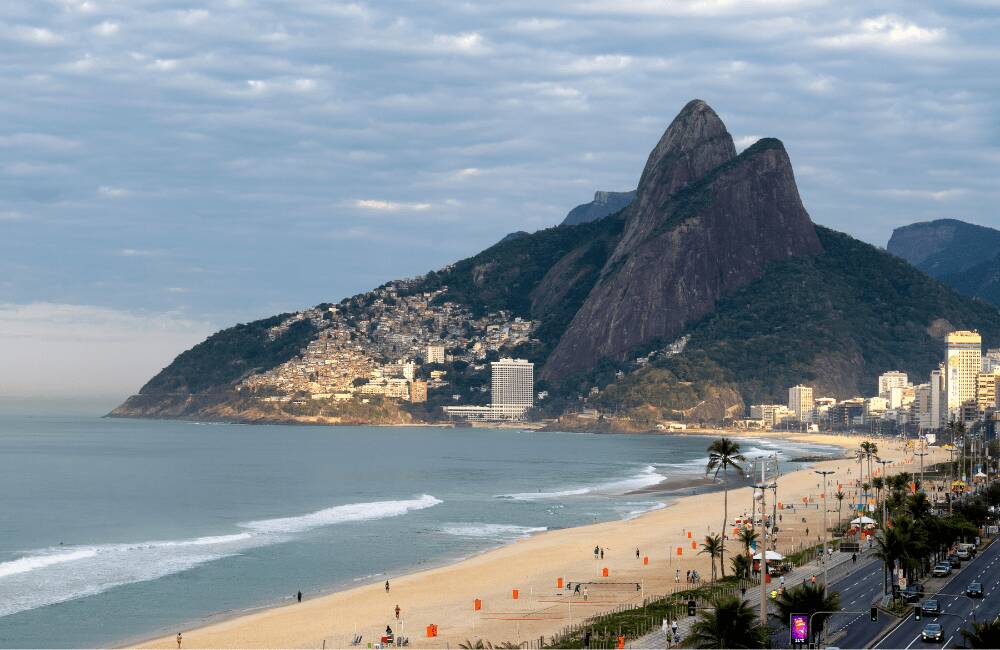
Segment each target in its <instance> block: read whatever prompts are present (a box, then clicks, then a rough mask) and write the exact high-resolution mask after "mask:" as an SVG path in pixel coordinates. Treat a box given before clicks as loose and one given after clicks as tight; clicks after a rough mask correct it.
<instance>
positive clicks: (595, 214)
mask: <svg viewBox="0 0 1000 650" xmlns="http://www.w3.org/2000/svg"><path fill="white" fill-rule="evenodd" d="M635 193H636V191H635V190H632V191H630V192H606V191H603V190H598V191H596V192H594V200H593V201H591V202H590V203H583V204H581V205H578V206H576V207H575V208H573V209H572V210H570V211H569V214H567V215H566V218H565V219H563V220H562V223H561V224H559V225H560V226H578V225H580V224H581V223H590V222H591V221H597V220H598V219H603V218H604V217H606V216H608V215H610V214H614V213H615V212H618V211H619V210H622V209H624V208H626V207H628V205H629V204H630V203H632V201H634V200H635Z"/></svg>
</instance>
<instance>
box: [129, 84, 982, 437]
mask: <svg viewBox="0 0 1000 650" xmlns="http://www.w3.org/2000/svg"><path fill="white" fill-rule="evenodd" d="M986 230H989V229H986ZM954 238H955V237H954V236H953V237H952V239H954ZM899 241H902V242H904V244H906V243H907V242H908V245H909V246H910V248H911V249H912V250H916V251H918V253H917V254H918V255H919V256H921V259H922V260H927V259H930V258H932V257H934V256H935V255H936V254H938V253H940V252H941V249H939V248H938V246H937V244H936V243H934V242H932V241H929V240H926V241H925V240H921V239H920V238H919V237H909V238H907V236H906V235H904V236H903V238H902V239H901V240H899ZM921 242H923V243H921ZM967 271H969V269H962V270H961V271H960V272H967ZM508 328H509V329H511V330H512V331H513V330H514V329H517V328H520V329H518V331H519V332H522V334H521V335H519V336H520V338H516V340H517V343H514V344H505V343H503V340H506V339H504V338H502V337H501V338H496V337H497V336H499V335H500V333H501V332H503V331H505V329H508ZM957 328H974V329H978V330H979V331H980V332H981V333H982V334H983V337H984V340H985V343H986V344H987V345H1000V310H998V309H997V308H996V307H994V306H991V305H988V304H985V303H983V302H981V301H975V300H972V299H970V298H968V297H965V296H963V295H961V294H959V293H958V292H957V291H955V290H953V289H951V288H949V287H947V286H945V285H944V284H942V283H941V282H939V281H937V280H934V279H932V278H930V277H928V276H927V275H925V274H924V273H923V272H921V271H919V270H917V269H916V268H914V267H913V266H911V265H910V264H908V263H906V262H905V261H903V260H901V259H899V258H898V257H895V256H893V255H890V254H888V253H885V252H883V251H881V250H879V249H877V248H875V247H873V246H869V245H867V244H864V243H862V242H859V241H857V240H855V239H853V238H851V237H849V236H847V235H844V234H841V233H837V232H835V231H833V230H829V229H826V228H822V227H817V226H815V225H814V224H813V223H812V222H811V220H810V218H809V215H808V213H807V212H806V211H805V208H804V207H803V205H802V202H801V199H800V197H799V194H798V190H797V188H796V185H795V178H794V174H793V171H792V166H791V161H790V160H789V157H788V154H787V152H786V151H785V149H784V147H783V145H782V143H781V142H780V141H778V140H775V139H771V138H765V139H762V140H760V141H759V142H757V143H756V144H754V145H753V146H751V147H749V148H747V149H746V150H744V151H743V152H742V153H740V154H739V155H737V154H736V151H735V147H734V145H733V142H732V138H731V137H730V135H729V133H728V132H727V131H726V128H725V126H724V125H723V124H722V122H721V120H720V119H719V118H718V116H717V115H716V114H715V112H714V111H713V110H712V109H711V108H710V107H708V106H707V105H706V104H705V103H704V102H701V101H698V100H695V101H692V102H690V103H689V104H688V105H687V106H685V107H684V109H683V110H682V111H681V112H680V114H678V116H677V117H676V118H675V119H674V121H673V122H672V123H671V125H670V127H669V128H668V129H667V130H666V132H665V133H664V135H663V137H662V138H661V139H660V141H659V143H658V144H657V145H656V147H654V149H653V151H652V152H651V153H650V156H649V159H648V160H647V163H646V167H645V169H644V170H643V173H642V176H641V178H640V181H639V184H638V189H637V191H636V196H635V200H634V201H632V202H631V203H630V204H629V205H627V206H626V207H624V208H622V209H619V210H617V211H615V212H613V213H611V214H609V215H607V216H605V217H603V218H599V219H596V220H594V221H590V222H587V223H582V224H578V225H561V226H558V227H553V228H548V229H545V230H540V231H537V232H535V233H531V234H520V233H518V236H515V237H507V238H505V239H504V240H503V241H501V242H499V243H497V244H495V245H494V246H491V247H490V248H488V249H486V250H484V251H482V252H480V253H478V254H477V255H474V256H472V257H469V258H466V259H464V260H461V261H459V262H456V263H454V264H451V265H448V266H446V267H444V268H442V269H440V270H438V271H432V272H429V273H427V274H426V275H425V276H422V277H418V278H414V279H409V280H398V281H394V282H391V283H388V284H387V285H384V286H383V287H379V288H377V289H374V290H373V291H371V292H368V293H364V294H359V295H357V296H354V297H352V298H349V299H344V300H342V301H341V302H340V303H337V304H336V305H329V304H324V305H320V306H318V307H316V308H311V309H306V310H302V311H301V312H296V313H295V314H291V315H288V314H286V315H282V316H280V317H273V318H270V319H265V320H262V321H257V322H254V323H249V324H246V325H239V326H236V327H233V328H229V329H227V330H223V331H222V332H219V333H217V334H214V335H213V336H211V337H209V339H207V340H206V341H205V342H203V343H201V344H199V345H197V346H195V347H194V348H192V349H191V350H188V351H187V352H184V353H182V354H181V355H179V356H178V357H177V359H175V360H174V362H173V363H172V364H170V366H168V367H167V368H164V369H163V370H162V371H161V372H160V373H159V374H157V376H156V377H154V378H153V379H151V380H150V381H149V382H148V383H147V384H146V385H145V386H144V387H143V388H142V389H141V391H140V393H139V394H138V395H136V396H133V397H132V398H130V399H129V401H127V402H126V403H125V404H123V405H122V406H121V407H119V408H118V409H116V410H115V412H114V414H115V415H118V416H154V417H215V418H222V419H253V420H258V421H275V420H281V421H286V420H287V421H309V422H315V421H323V420H318V419H317V418H324V417H327V418H333V419H334V421H339V422H349V421H350V422H365V421H372V422H375V421H377V422H409V421H414V420H433V419H435V418H440V417H441V412H440V410H438V406H440V405H441V404H443V403H454V402H453V401H452V400H453V398H452V395H458V396H459V397H461V396H462V395H477V396H480V397H479V398H478V399H480V400H482V399H486V392H485V384H486V383H488V376H487V375H486V374H485V373H487V372H488V370H487V369H486V364H485V363H483V362H484V361H486V360H489V359H491V358H496V356H497V355H499V354H505V355H506V354H511V355H515V356H519V357H524V358H528V359H530V360H532V361H534V362H535V363H536V364H537V372H536V377H537V378H538V382H537V383H538V388H539V390H542V389H544V390H547V391H549V393H550V397H549V398H548V399H547V400H545V401H544V402H543V403H542V404H541V405H540V408H541V410H542V412H544V413H545V414H547V415H559V414H560V413H561V412H563V411H564V410H567V409H574V408H578V405H579V404H580V399H582V398H583V397H585V396H589V399H590V400H591V403H593V404H596V405H598V406H600V407H601V408H602V409H605V410H607V411H612V412H619V413H626V414H629V416H630V417H632V418H633V422H636V423H642V422H646V421H647V420H645V419H644V418H649V420H648V421H649V422H653V421H655V419H656V418H659V417H678V416H680V417H686V418H689V419H697V420H721V419H723V418H726V417H733V416H739V415H742V414H743V413H744V412H745V407H746V405H747V404H749V403H754V402H759V401H769V402H770V401H784V400H785V397H786V396H787V393H786V390H787V387H788V386H791V385H794V384H797V383H805V384H808V385H812V386H814V387H815V388H816V390H817V393H818V394H820V395H830V396H833V397H839V398H845V397H851V396H854V395H857V394H861V393H870V392H871V391H872V390H874V385H875V378H876V377H877V375H878V374H879V373H880V372H883V371H885V370H888V369H901V370H905V371H907V372H909V373H911V374H912V375H913V376H914V377H920V376H923V375H925V374H927V373H928V372H929V371H930V370H931V369H932V368H933V367H934V366H935V365H936V364H937V363H938V362H939V361H940V360H941V358H942V355H943V342H942V338H943V336H944V334H945V333H946V332H948V331H951V330H952V329H957ZM400 332H405V335H401V334H400ZM525 333H526V334H525ZM504 336H506V334H504ZM490 337H494V338H490ZM434 340H437V341H441V340H448V341H449V343H448V345H449V346H450V350H449V353H450V354H453V355H457V356H463V355H464V358H466V359H469V360H468V361H466V360H463V361H460V362H459V361H455V362H452V363H451V364H450V365H448V364H445V365H443V366H440V367H439V368H438V369H440V370H444V371H447V374H446V380H447V381H448V384H447V386H446V387H444V388H442V389H441V390H438V391H436V392H434V391H432V393H431V398H430V399H429V401H428V402H427V403H426V404H424V405H416V404H414V405H409V404H400V403H399V402H393V401H392V400H390V399H385V400H381V399H375V398H372V399H371V400H369V399H364V400H347V401H346V402H345V401H342V400H341V401H336V403H334V402H335V400H334V399H333V398H332V397H331V398H330V399H326V398H322V399H317V398H316V397H315V395H312V396H310V394H309V392H310V391H308V390H304V389H299V390H298V392H297V393H296V394H295V395H294V396H293V395H288V394H285V393H282V389H281V388H280V385H281V384H280V382H281V381H289V382H295V381H298V382H299V383H297V384H295V385H297V386H303V385H312V384H313V383H315V384H316V385H318V382H319V381H320V375H322V374H323V373H328V372H330V371H331V368H332V369H333V370H336V369H337V367H338V366H336V363H339V362H336V361H335V362H331V361H329V359H339V358H349V359H353V361H352V363H356V364H357V367H359V368H363V369H364V372H365V373H369V372H370V371H371V370H372V369H373V368H376V367H377V366H378V364H380V363H388V362H391V361H393V360H395V359H396V358H398V357H399V356H405V355H412V356H419V355H420V354H422V352H421V346H422V345H425V344H426V342H428V341H434ZM510 340H515V339H513V338H512V339H510ZM490 341H494V342H493V343H490ZM496 341H500V342H499V343H497V342H496ZM484 345H486V346H487V347H482V346H484ZM307 346H308V347H309V349H310V350H312V352H309V354H310V355H312V356H309V358H308V359H307V358H305V356H304V355H306V349H305V348H306V347H307ZM489 346H492V347H489ZM316 350H330V351H331V352H330V353H329V354H330V355H332V356H330V357H325V358H322V359H317V357H316V354H326V353H325V352H319V353H318V352H316ZM400 350H402V351H400ZM476 350H481V352H475V351H476ZM394 354H395V355H397V356H392V355H394ZM477 354H478V355H479V356H475V355H477ZM296 360H300V361H301V362H299V361H296ZM331 363H333V365H332V366H331V365H330V364H331ZM289 364H292V365H291V366H289ZM358 372H362V371H361V370H359V371H358ZM421 372H423V369H422V370H421ZM263 373H271V375H274V376H275V377H276V379H275V382H277V383H272V384H268V386H270V387H269V388H268V389H267V392H263V393H261V392H259V391H258V392H255V391H257V389H256V388H254V386H256V385H263V384H262V383H261V382H260V381H256V380H258V379H259V378H260V377H261V376H262V374H263ZM303 376H304V377H305V379H301V377H303ZM296 377H300V379H296ZM358 379H360V376H359V377H358ZM350 380H351V377H347V378H346V381H348V382H349V381H350ZM303 381H306V382H312V383H308V384H303V383H302V382H303ZM362 383H363V382H362ZM595 390H596V394H595ZM313 392H315V391H313ZM456 399H457V398H456ZM462 399H463V400H464V399H465V398H462ZM289 400H290V401H289ZM326 421H329V420H326Z"/></svg>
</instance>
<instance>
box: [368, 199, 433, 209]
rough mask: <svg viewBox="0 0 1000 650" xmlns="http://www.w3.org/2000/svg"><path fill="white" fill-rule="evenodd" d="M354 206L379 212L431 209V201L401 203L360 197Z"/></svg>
mask: <svg viewBox="0 0 1000 650" xmlns="http://www.w3.org/2000/svg"><path fill="white" fill-rule="evenodd" d="M354 206H355V207H357V208H362V209H364V210H375V211H378V212H400V211H417V212H422V211H424V210H430V209H431V207H432V206H431V204H430V203H399V202H396V201H383V200H381V199H358V200H356V201H354Z"/></svg>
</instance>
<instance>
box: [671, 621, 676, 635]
mask: <svg viewBox="0 0 1000 650" xmlns="http://www.w3.org/2000/svg"><path fill="white" fill-rule="evenodd" d="M670 631H671V632H673V633H674V636H677V621H674V622H672V623H671V624H670Z"/></svg>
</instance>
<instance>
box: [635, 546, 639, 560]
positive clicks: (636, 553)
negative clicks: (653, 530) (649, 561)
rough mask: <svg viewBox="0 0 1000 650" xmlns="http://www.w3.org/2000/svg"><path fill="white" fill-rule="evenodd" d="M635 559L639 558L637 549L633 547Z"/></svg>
mask: <svg viewBox="0 0 1000 650" xmlns="http://www.w3.org/2000/svg"><path fill="white" fill-rule="evenodd" d="M635 559H637V560H638V559H639V549H635Z"/></svg>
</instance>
